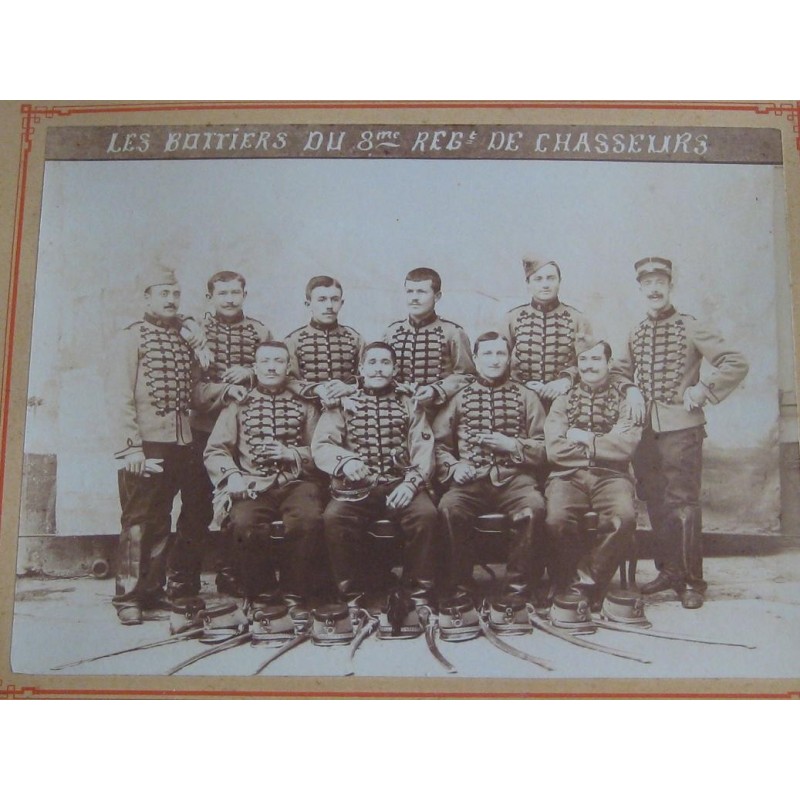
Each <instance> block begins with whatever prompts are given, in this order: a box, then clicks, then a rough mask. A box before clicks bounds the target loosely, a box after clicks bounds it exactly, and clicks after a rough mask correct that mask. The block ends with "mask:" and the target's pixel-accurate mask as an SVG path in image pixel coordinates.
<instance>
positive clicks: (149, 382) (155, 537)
mask: <svg viewBox="0 0 800 800" xmlns="http://www.w3.org/2000/svg"><path fill="white" fill-rule="evenodd" d="M164 280H165V281H166V280H167V279H166V278H165V279H164ZM182 324H183V321H182V319H180V318H175V319H174V320H165V319H162V318H160V317H157V316H155V315H150V314H146V315H145V316H144V318H143V319H141V320H139V321H137V322H135V323H133V324H132V325H129V326H128V327H127V328H126V329H125V330H124V331H123V332H122V336H121V338H120V341H119V343H118V347H117V348H116V352H115V355H114V360H113V363H112V371H111V386H110V387H109V396H110V401H111V409H112V417H113V419H114V430H113V436H114V439H115V441H116V452H115V453H114V455H115V457H116V458H120V459H121V458H124V457H125V456H127V455H129V454H132V453H143V454H144V456H145V458H147V459H148V460H150V459H161V460H162V463H161V467H162V469H163V471H162V472H152V473H151V474H143V475H134V474H131V473H129V472H127V471H126V470H124V469H121V470H120V471H119V473H118V482H119V494H120V502H121V506H122V529H121V534H120V542H119V555H118V569H117V578H116V595H115V597H114V600H113V602H114V604H115V605H116V606H117V608H118V610H121V609H124V608H139V609H143V608H145V609H146V608H148V607H151V606H153V605H156V604H157V603H158V602H159V598H160V596H161V594H162V592H163V582H164V577H165V570H168V573H169V576H168V577H169V580H168V585H167V594H168V595H169V596H170V597H173V598H175V597H182V596H188V595H192V594H196V593H197V592H198V591H199V590H200V566H201V557H202V547H201V545H202V538H203V532H204V531H205V530H206V529H207V527H208V523H209V521H210V517H209V516H207V513H208V512H207V510H206V509H205V508H203V507H202V506H201V505H200V504H198V503H197V502H196V491H195V488H196V486H197V485H198V484H199V483H200V482H202V481H203V480H205V479H206V478H205V470H204V469H203V462H202V460H201V459H200V458H199V457H198V456H197V453H196V451H195V450H194V448H193V447H192V434H191V429H190V426H189V406H190V404H191V400H192V392H193V389H194V386H195V383H196V380H197V377H198V374H199V365H198V362H197V360H196V357H195V354H194V352H193V350H192V348H191V347H190V346H189V345H188V344H187V343H186V341H185V339H184V338H183V336H182V335H181V326H182ZM178 492H180V493H181V513H180V516H179V518H178V523H177V536H176V537H175V540H174V541H172V540H171V537H170V532H171V527H172V521H171V514H172V504H173V501H174V499H175V496H176V494H177V493H178ZM120 618H122V616H121V617H120Z"/></svg>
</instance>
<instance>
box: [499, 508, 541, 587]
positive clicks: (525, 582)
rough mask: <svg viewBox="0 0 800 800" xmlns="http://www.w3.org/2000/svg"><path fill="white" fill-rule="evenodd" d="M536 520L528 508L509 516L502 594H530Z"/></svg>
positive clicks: (531, 510)
mask: <svg viewBox="0 0 800 800" xmlns="http://www.w3.org/2000/svg"><path fill="white" fill-rule="evenodd" d="M539 516H541V515H539ZM537 522H538V520H537V519H536V513H535V512H534V511H533V509H530V508H526V509H524V510H523V511H520V512H518V513H516V514H514V516H513V517H512V518H511V524H510V528H511V543H510V545H509V551H508V564H507V566H506V577H505V580H504V581H503V587H502V594H504V595H516V596H518V597H524V598H526V599H528V597H529V595H530V590H531V574H532V572H533V567H534V559H535V557H536V551H535V549H534V548H535V545H536V534H537V533H538V531H537V528H538V525H537Z"/></svg>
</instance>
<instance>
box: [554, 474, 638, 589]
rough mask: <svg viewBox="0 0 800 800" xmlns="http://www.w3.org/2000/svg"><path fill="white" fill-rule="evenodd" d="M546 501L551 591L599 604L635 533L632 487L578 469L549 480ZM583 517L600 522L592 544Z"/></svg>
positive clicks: (621, 478) (618, 478) (621, 479)
mask: <svg viewBox="0 0 800 800" xmlns="http://www.w3.org/2000/svg"><path fill="white" fill-rule="evenodd" d="M545 497H546V498H547V523H546V524H547V534H548V538H549V539H550V542H551V548H552V552H553V553H554V555H555V564H554V565H553V572H554V576H553V577H554V584H555V586H554V588H555V590H556V591H565V590H566V589H569V588H577V589H579V590H580V591H583V592H584V593H585V594H586V595H587V596H588V597H589V598H590V599H591V600H592V601H594V602H600V601H602V599H603V596H604V595H605V592H606V589H607V588H608V584H609V583H610V582H611V578H612V577H613V576H614V572H615V571H616V569H617V567H618V566H619V563H620V561H621V560H622V559H623V557H624V556H625V553H626V552H627V550H628V548H629V546H630V542H631V539H632V537H633V534H634V532H635V530H636V510H635V506H634V491H633V481H632V480H631V479H630V477H628V476H627V475H623V474H621V473H619V472H613V471H612V470H607V469H598V468H586V469H579V470H577V471H576V472H574V473H572V474H571V475H565V476H563V477H559V476H556V477H551V478H550V480H549V481H548V483H547V488H546V489H545ZM587 511H594V512H596V513H597V515H598V517H599V521H598V526H597V531H598V532H597V534H596V535H595V536H594V537H593V539H592V540H590V539H589V538H588V537H587V534H586V531H585V529H584V526H583V515H584V514H585V513H586V512H587Z"/></svg>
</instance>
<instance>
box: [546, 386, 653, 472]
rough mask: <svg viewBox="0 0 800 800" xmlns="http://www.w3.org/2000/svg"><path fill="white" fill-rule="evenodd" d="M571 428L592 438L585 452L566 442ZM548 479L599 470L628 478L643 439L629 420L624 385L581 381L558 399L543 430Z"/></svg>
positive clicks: (570, 441)
mask: <svg viewBox="0 0 800 800" xmlns="http://www.w3.org/2000/svg"><path fill="white" fill-rule="evenodd" d="M570 428H579V429H580V430H583V431H588V432H589V433H592V434H594V437H593V439H592V443H591V445H590V446H589V447H588V448H587V447H586V446H584V445H583V444H581V443H579V442H575V441H573V440H571V439H568V438H567V431H568V430H569V429H570ZM544 433H545V443H546V446H547V457H548V459H549V460H550V462H551V464H552V466H553V469H552V472H551V476H554V477H561V476H565V475H569V474H572V473H574V472H575V471H576V470H578V469H580V468H589V467H592V468H600V469H604V470H614V471H616V472H621V473H623V474H625V475H627V474H628V465H629V463H630V460H631V458H632V457H633V453H634V451H635V450H636V446H637V445H638V443H639V440H640V438H641V435H642V428H641V426H640V425H636V424H634V423H633V421H632V420H631V419H630V418H629V413H628V405H627V401H626V399H625V388H624V385H623V386H622V388H621V385H620V383H619V382H616V381H613V380H611V379H609V380H606V382H605V383H604V384H603V385H602V386H599V387H594V388H593V387H590V386H588V385H587V384H585V383H583V382H582V381H581V382H580V383H578V384H577V385H576V386H574V387H573V388H572V389H570V391H569V392H568V393H567V394H565V395H562V396H561V397H559V398H557V399H556V400H555V401H554V402H553V405H552V407H551V409H550V413H549V414H548V416H547V421H546V422H545V426H544Z"/></svg>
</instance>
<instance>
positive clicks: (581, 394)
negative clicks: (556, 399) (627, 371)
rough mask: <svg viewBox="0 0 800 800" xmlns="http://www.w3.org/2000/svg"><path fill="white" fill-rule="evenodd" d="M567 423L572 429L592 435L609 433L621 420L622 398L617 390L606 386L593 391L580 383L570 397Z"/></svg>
mask: <svg viewBox="0 0 800 800" xmlns="http://www.w3.org/2000/svg"><path fill="white" fill-rule="evenodd" d="M568 397H569V399H568V401H567V421H568V422H569V427H570V428H581V429H583V430H585V431H592V433H608V432H609V431H610V430H611V429H612V428H613V427H614V425H615V424H616V423H617V420H618V419H619V411H620V404H621V402H622V397H621V396H620V393H619V391H618V390H617V389H614V388H611V387H610V386H606V387H605V388H604V389H600V390H597V391H592V390H591V389H590V388H589V387H588V386H586V384H584V383H579V384H578V385H577V386H576V387H575V388H574V389H572V391H570V393H569V395H568Z"/></svg>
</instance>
